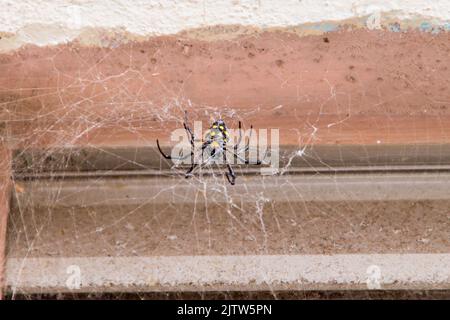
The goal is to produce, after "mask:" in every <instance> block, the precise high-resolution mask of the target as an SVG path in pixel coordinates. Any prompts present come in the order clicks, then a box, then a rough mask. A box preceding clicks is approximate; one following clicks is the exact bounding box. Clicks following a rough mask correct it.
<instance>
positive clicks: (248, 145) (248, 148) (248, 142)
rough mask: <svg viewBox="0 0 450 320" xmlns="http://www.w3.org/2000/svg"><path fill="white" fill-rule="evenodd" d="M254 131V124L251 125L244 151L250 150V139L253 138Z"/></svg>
mask: <svg viewBox="0 0 450 320" xmlns="http://www.w3.org/2000/svg"><path fill="white" fill-rule="evenodd" d="M252 132H253V125H250V134H249V136H248V141H247V145H246V146H245V148H244V152H247V151H248V150H250V140H252Z"/></svg>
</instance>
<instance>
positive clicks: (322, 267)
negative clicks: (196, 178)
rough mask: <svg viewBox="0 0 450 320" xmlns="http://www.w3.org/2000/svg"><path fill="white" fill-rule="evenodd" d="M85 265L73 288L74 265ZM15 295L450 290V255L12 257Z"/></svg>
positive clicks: (10, 266) (11, 281)
mask: <svg viewBox="0 0 450 320" xmlns="http://www.w3.org/2000/svg"><path fill="white" fill-rule="evenodd" d="M74 268H76V269H77V270H79V271H80V273H79V276H80V283H79V287H77V288H75V289H71V288H70V285H71V282H70V281H71V278H70V270H71V269H74ZM8 270H9V271H8V279H7V280H8V286H9V288H10V289H9V290H10V293H11V294H14V293H17V292H19V293H40V292H77V291H78V292H91V291H92V292H95V291H103V292H111V291H112V292H114V291H119V292H124V291H131V292H139V291H175V290H177V291H184V290H185V291H194V290H196V291H198V290H201V291H208V290H214V291H217V290H224V291H226V290H230V289H232V290H282V289H285V290H294V289H295V290H313V289H322V290H337V289H358V288H359V289H410V290H414V289H450V254H402V255H396V254H385V255H383V254H381V255H377V254H366V255H365V254H361V255H358V254H355V255H333V256H326V255H303V256H296V255H280V256H277V255H274V256H267V255H256V256H252V255H245V256H174V257H111V258H106V257H89V258H37V259H36V258H34V259H26V260H22V259H9V260H8Z"/></svg>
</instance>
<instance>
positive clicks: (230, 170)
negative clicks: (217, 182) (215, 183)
mask: <svg viewBox="0 0 450 320" xmlns="http://www.w3.org/2000/svg"><path fill="white" fill-rule="evenodd" d="M223 160H224V162H225V163H226V164H227V168H228V172H225V176H226V177H227V180H228V182H229V183H230V184H231V185H232V186H234V183H235V182H236V175H235V174H234V171H233V168H232V167H231V165H230V164H229V163H228V161H227V149H226V148H223Z"/></svg>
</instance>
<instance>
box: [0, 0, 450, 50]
mask: <svg viewBox="0 0 450 320" xmlns="http://www.w3.org/2000/svg"><path fill="white" fill-rule="evenodd" d="M0 5H1V6H2V7H3V8H7V10H2V12H0V21H2V24H1V25H0V33H2V34H3V36H2V38H1V39H0V51H3V52H5V51H8V50H14V49H17V48H19V47H21V46H23V45H25V44H35V45H39V46H46V45H55V44H59V43H67V42H70V41H73V40H75V39H78V40H79V41H80V42H81V43H85V44H90V45H91V44H92V45H99V46H107V47H109V46H114V45H117V43H123V42H127V41H137V40H141V39H148V38H149V37H152V36H156V35H168V34H179V35H180V36H186V37H194V38H202V39H211V40H215V39H223V38H228V39H229V38H231V37H233V36H236V35H242V34H249V33H250V34H251V33H255V32H260V31H261V30H267V29H280V28H283V29H286V30H288V31H291V32H294V33H298V34H300V35H308V34H317V33H323V32H330V31H335V30H338V29H339V28H340V27H341V26H343V25H351V26H355V27H367V24H368V23H367V21H368V19H369V18H371V17H373V16H374V15H376V16H378V15H379V17H380V20H381V21H380V28H384V29H386V30H391V31H394V32H399V31H400V30H405V29H407V28H411V27H412V28H419V29H420V30H422V31H425V32H434V33H437V32H440V31H441V30H449V29H450V28H449V25H450V23H449V19H450V4H449V3H448V1H445V0H438V1H434V2H433V3H432V4H430V3H424V2H423V1H419V0H412V1H408V2H407V3H405V2H404V1H399V0H398V1H387V0H385V1H377V2H376V3H375V4H374V3H373V1H365V0H360V1H355V0H345V1H342V0H340V1H339V0H330V1H326V2H317V1H294V0H287V1H283V3H282V5H280V3H279V2H277V1H268V0H260V1H258V2H249V1H232V0H225V1H214V2H200V1H165V2H163V1H158V0H151V1H148V0H145V1H144V0H138V1H130V0H118V1H114V2H111V1H107V0H98V1H90V0H83V1H80V0H77V1H75V0H63V1H58V2H57V3H55V2H54V1H50V0H39V1H36V0H25V1H20V2H16V1H12V0H0ZM392 24H395V25H392ZM396 24H398V25H399V26H398V25H396ZM105 34H106V38H108V40H107V41H106V45H105V44H104V42H105V41H104V38H105ZM112 38H116V40H114V41H112V40H111V39H112ZM111 42H113V43H111Z"/></svg>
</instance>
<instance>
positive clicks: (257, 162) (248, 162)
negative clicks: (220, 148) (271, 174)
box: [234, 153, 262, 166]
mask: <svg viewBox="0 0 450 320" xmlns="http://www.w3.org/2000/svg"><path fill="white" fill-rule="evenodd" d="M234 156H235V157H236V158H238V159H239V160H241V161H242V162H244V164H254V165H258V166H259V165H261V164H262V161H261V160H256V162H255V163H250V160H247V159H244V158H242V157H241V156H239V155H238V154H236V153H235V154H234Z"/></svg>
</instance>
